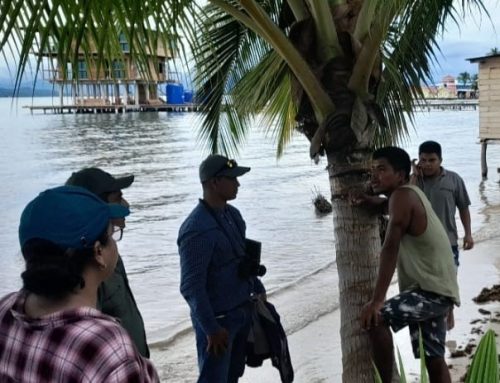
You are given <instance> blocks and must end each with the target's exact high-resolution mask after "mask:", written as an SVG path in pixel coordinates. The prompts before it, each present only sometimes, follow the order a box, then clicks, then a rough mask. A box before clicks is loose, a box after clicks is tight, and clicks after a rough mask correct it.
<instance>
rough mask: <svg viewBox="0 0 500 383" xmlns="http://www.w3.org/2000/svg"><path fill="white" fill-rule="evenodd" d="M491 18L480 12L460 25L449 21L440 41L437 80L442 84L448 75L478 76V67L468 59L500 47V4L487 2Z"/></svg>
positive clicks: (469, 14) (472, 14)
mask: <svg viewBox="0 0 500 383" xmlns="http://www.w3.org/2000/svg"><path fill="white" fill-rule="evenodd" d="M483 3H484V5H485V7H486V10H487V11H488V13H489V17H488V16H487V15H486V14H485V13H484V11H482V12H479V11H478V10H477V9H474V10H472V12H469V13H468V14H467V15H466V17H465V18H464V19H461V20H460V19H459V20H458V24H457V23H455V22H454V21H453V20H449V22H448V24H447V25H446V30H445V32H444V33H443V36H442V38H441V39H438V44H439V48H440V50H441V53H438V54H437V59H438V63H437V64H436V65H435V67H434V73H435V75H434V78H435V79H436V80H437V81H439V80H440V79H441V78H442V77H443V76H444V75H446V74H451V75H453V76H456V75H457V74H459V73H460V72H465V71H466V72H469V73H477V70H478V68H477V64H470V63H469V62H468V61H467V59H468V58H471V57H479V56H484V55H486V54H488V52H489V51H490V50H491V48H493V47H498V48H500V39H499V33H500V2H499V1H498V0H484V1H483Z"/></svg>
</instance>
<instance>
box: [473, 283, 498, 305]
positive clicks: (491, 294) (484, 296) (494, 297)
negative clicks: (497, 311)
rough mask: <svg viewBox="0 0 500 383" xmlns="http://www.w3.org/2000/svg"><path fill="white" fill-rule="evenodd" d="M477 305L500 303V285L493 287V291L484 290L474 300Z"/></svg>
mask: <svg viewBox="0 0 500 383" xmlns="http://www.w3.org/2000/svg"><path fill="white" fill-rule="evenodd" d="M472 300H473V301H474V302H476V303H484V302H491V301H500V285H493V287H492V288H491V289H488V288H486V287H485V288H484V289H483V290H481V292H480V293H479V295H478V296H477V297H475V298H473V299H472Z"/></svg>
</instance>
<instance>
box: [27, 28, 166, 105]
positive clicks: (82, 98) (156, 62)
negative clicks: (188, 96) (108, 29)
mask: <svg viewBox="0 0 500 383" xmlns="http://www.w3.org/2000/svg"><path fill="white" fill-rule="evenodd" d="M89 40H90V41H92V40H91V39H89ZM118 42H119V49H117V50H116V54H115V55H114V56H113V58H108V57H103V55H102V54H99V50H98V49H97V48H95V47H93V48H92V49H91V53H90V54H87V55H85V54H84V53H83V51H81V50H79V51H78V64H77V66H76V67H74V65H73V66H72V64H71V63H69V62H68V63H64V62H59V61H58V60H57V58H56V57H57V55H56V52H57V44H56V43H54V45H53V46H51V48H50V49H47V50H45V51H43V52H36V54H37V55H38V56H41V57H42V58H43V60H42V72H43V78H44V80H48V81H49V82H51V83H53V84H54V85H55V86H56V87H58V88H59V95H60V106H61V107H62V106H64V99H65V95H66V96H67V95H68V94H70V95H71V102H72V105H71V106H75V107H89V108H105V107H106V106H112V107H115V108H116V107H119V106H124V107H126V106H127V105H136V106H139V105H158V104H163V103H164V101H163V100H161V99H160V95H159V94H158V87H159V85H162V84H165V83H167V82H169V81H173V79H170V78H169V71H168V63H169V60H172V59H174V58H175V51H176V49H175V47H174V44H173V41H172V44H170V43H169V47H166V46H165V44H163V43H161V42H160V41H155V42H154V43H153V42H152V43H151V44H150V45H153V44H154V45H156V46H150V47H148V46H145V47H144V49H145V51H146V53H147V59H146V61H144V59H143V60H142V61H138V59H137V58H136V55H133V54H132V52H131V49H130V44H129V43H128V41H127V38H126V36H125V34H124V33H120V34H119V38H118ZM94 45H95V44H94ZM91 46H92V45H91ZM75 49H76V48H75ZM115 57H116V58H115Z"/></svg>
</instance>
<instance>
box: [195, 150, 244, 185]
mask: <svg viewBox="0 0 500 383" xmlns="http://www.w3.org/2000/svg"><path fill="white" fill-rule="evenodd" d="M249 171H250V168H247V167H244V166H238V164H237V163H236V161H235V160H230V159H229V158H227V157H224V156H221V155H219V154H211V155H209V156H208V157H207V158H205V159H204V160H203V162H202V163H201V164H200V181H201V182H205V181H207V180H209V179H210V178H214V177H239V176H242V175H243V174H245V173H247V172H249Z"/></svg>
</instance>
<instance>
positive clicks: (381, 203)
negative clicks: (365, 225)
mask: <svg viewBox="0 0 500 383" xmlns="http://www.w3.org/2000/svg"><path fill="white" fill-rule="evenodd" d="M349 198H350V200H351V205H353V206H361V207H363V208H365V209H368V210H369V211H370V212H372V213H373V214H387V209H388V201H389V200H388V199H387V198H386V197H380V196H377V195H369V194H367V193H351V194H350V195H349Z"/></svg>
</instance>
